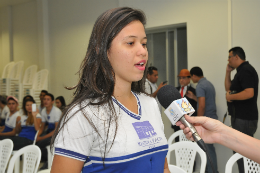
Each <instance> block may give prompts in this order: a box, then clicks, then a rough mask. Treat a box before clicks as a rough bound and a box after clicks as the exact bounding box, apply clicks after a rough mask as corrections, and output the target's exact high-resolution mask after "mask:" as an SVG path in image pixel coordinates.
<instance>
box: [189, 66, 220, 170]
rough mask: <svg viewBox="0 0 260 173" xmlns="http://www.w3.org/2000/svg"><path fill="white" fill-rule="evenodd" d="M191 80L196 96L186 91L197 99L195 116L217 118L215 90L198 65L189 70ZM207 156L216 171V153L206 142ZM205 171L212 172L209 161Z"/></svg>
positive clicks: (212, 146)
mask: <svg viewBox="0 0 260 173" xmlns="http://www.w3.org/2000/svg"><path fill="white" fill-rule="evenodd" d="M190 74H191V80H192V81H193V82H194V83H198V84H197V87H196V96H195V95H194V94H193V93H192V92H191V91H188V93H187V94H186V95H187V97H190V98H191V99H193V100H195V101H197V110H198V111H197V116H206V117H210V118H214V119H218V116H217V109H216V103H215V97H216V92H215V88H214V86H213V85H212V83H211V82H209V81H208V80H207V79H206V78H205V77H204V76H203V71H202V69H201V68H200V67H193V68H192V69H191V70H190ZM206 146H207V148H208V151H209V156H210V158H211V159H212V162H213V165H214V169H215V172H218V171H217V170H218V165H217V155H216V151H215V147H214V145H213V144H206ZM206 173H213V170H212V167H211V165H210V162H209V161H207V166H206Z"/></svg>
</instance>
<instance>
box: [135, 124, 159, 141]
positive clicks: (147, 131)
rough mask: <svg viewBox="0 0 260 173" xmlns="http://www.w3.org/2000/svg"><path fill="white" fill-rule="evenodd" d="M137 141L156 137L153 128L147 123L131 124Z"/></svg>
mask: <svg viewBox="0 0 260 173" xmlns="http://www.w3.org/2000/svg"><path fill="white" fill-rule="evenodd" d="M132 124H133V126H134V128H135V131H136V133H137V135H138V137H139V139H145V138H151V137H153V136H156V135H157V133H156V132H155V131H154V128H153V126H152V125H151V124H150V122H149V121H144V122H135V123H132Z"/></svg>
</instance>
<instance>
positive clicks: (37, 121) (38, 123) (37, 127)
mask: <svg viewBox="0 0 260 173" xmlns="http://www.w3.org/2000/svg"><path fill="white" fill-rule="evenodd" d="M37 114H38V112H32V115H33V122H34V129H35V130H36V131H38V130H40V126H41V123H42V119H41V118H37V117H36V116H37Z"/></svg>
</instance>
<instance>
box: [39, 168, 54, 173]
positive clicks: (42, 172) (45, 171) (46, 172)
mask: <svg viewBox="0 0 260 173" xmlns="http://www.w3.org/2000/svg"><path fill="white" fill-rule="evenodd" d="M50 172H51V169H44V170H42V171H39V172H38V173H50Z"/></svg>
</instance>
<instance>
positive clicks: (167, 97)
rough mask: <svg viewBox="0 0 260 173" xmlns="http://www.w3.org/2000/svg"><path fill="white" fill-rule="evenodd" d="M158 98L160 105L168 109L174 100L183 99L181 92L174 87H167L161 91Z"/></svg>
mask: <svg viewBox="0 0 260 173" xmlns="http://www.w3.org/2000/svg"><path fill="white" fill-rule="evenodd" d="M157 98H158V101H159V102H160V104H161V105H162V106H163V107H164V108H165V109H166V108H167V107H168V106H169V105H170V104H171V103H172V102H173V101H174V100H178V99H180V98H181V94H180V93H179V91H178V90H177V89H176V88H175V87H174V86H172V85H165V86H163V87H162V88H161V89H159V91H158V93H157Z"/></svg>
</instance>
